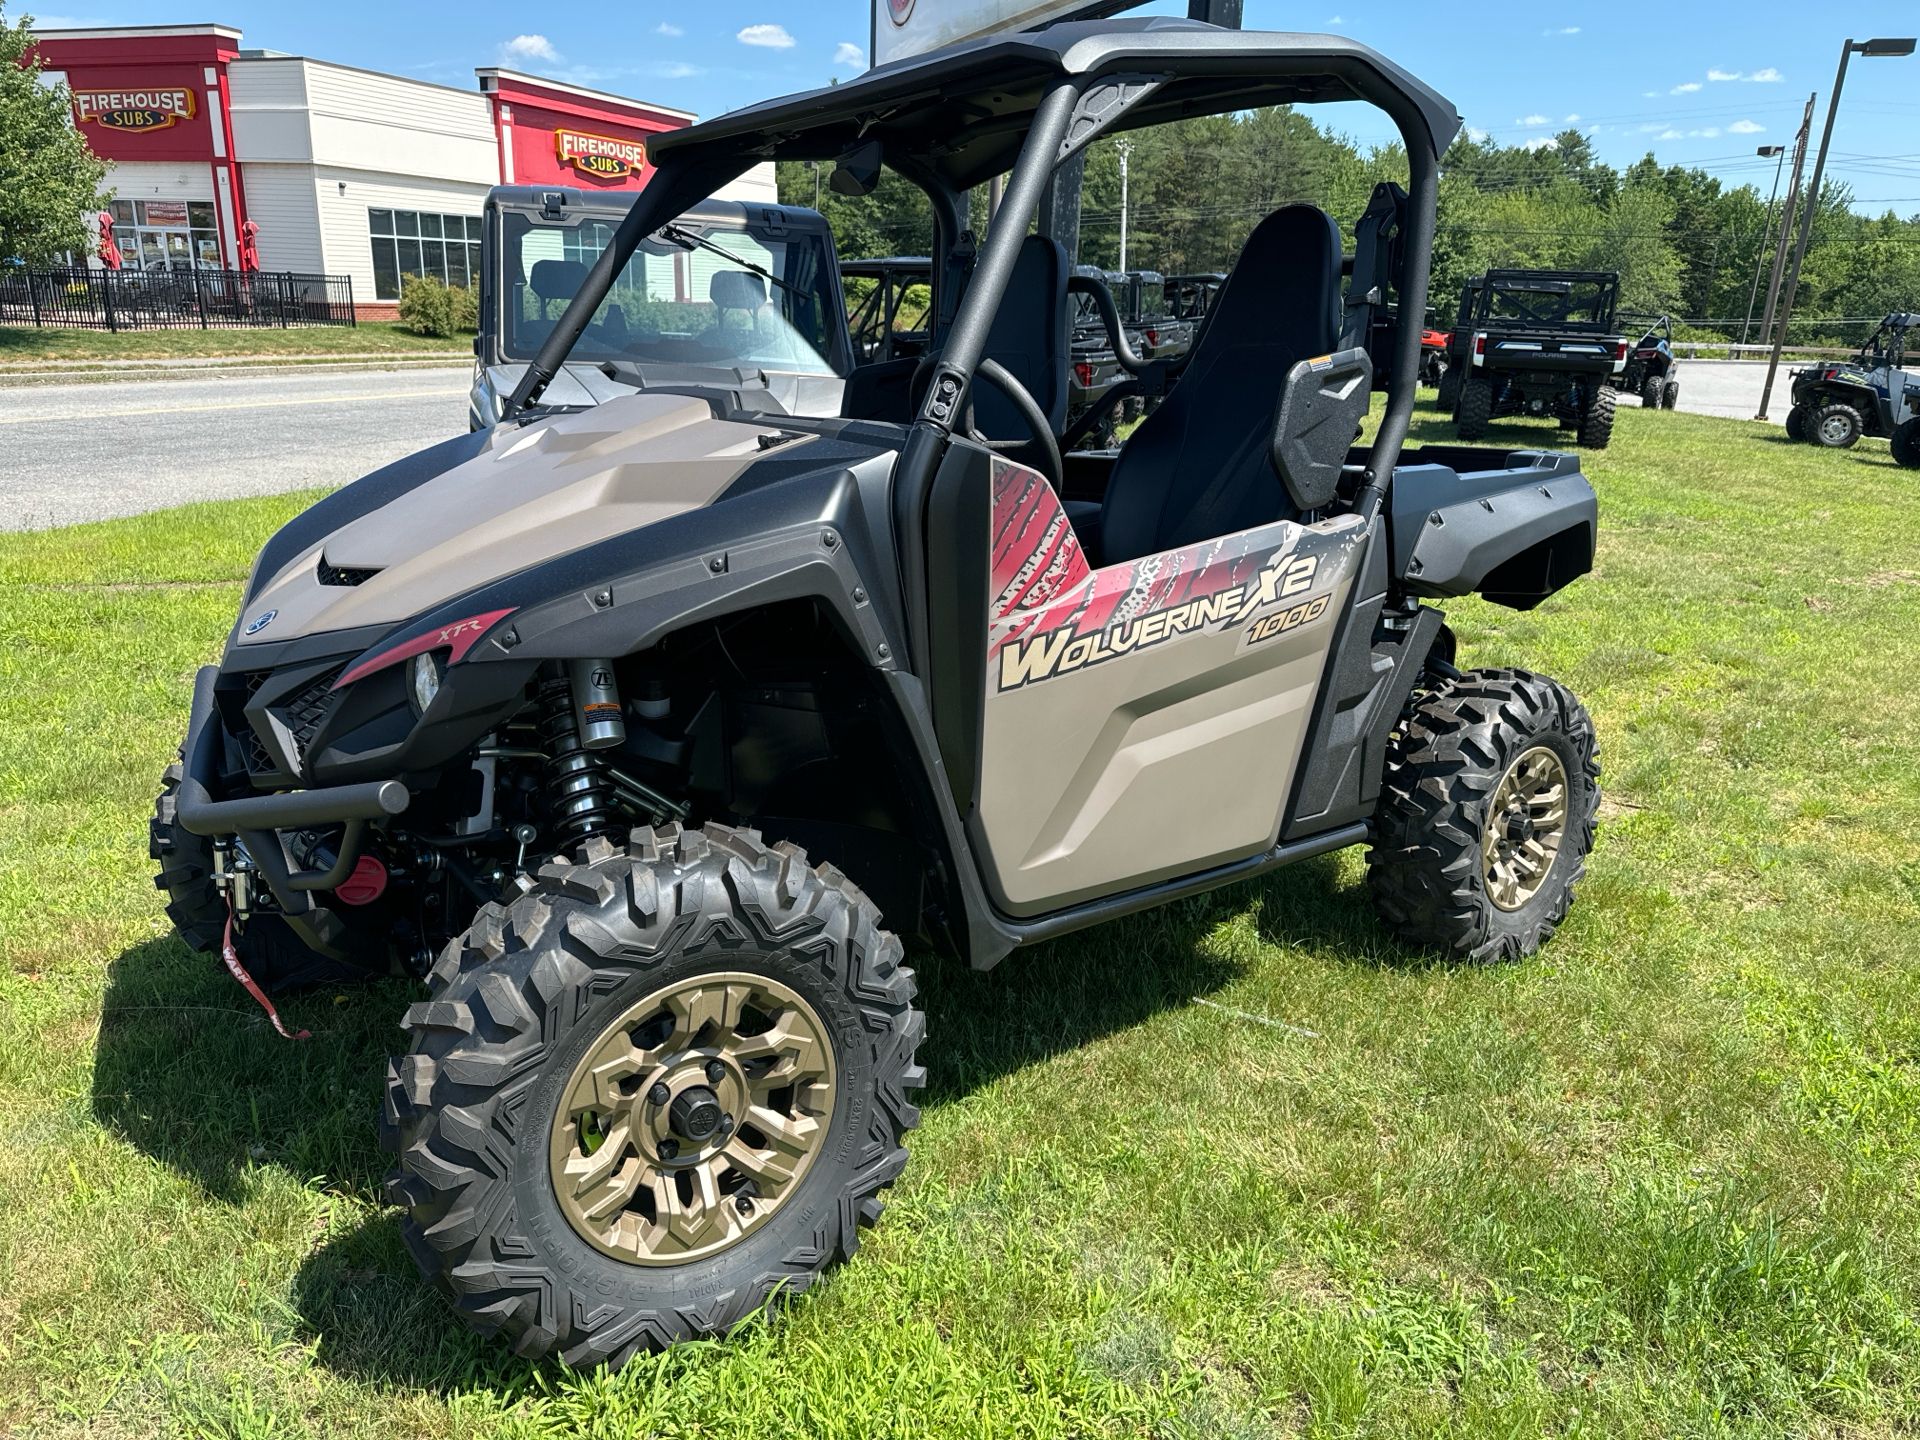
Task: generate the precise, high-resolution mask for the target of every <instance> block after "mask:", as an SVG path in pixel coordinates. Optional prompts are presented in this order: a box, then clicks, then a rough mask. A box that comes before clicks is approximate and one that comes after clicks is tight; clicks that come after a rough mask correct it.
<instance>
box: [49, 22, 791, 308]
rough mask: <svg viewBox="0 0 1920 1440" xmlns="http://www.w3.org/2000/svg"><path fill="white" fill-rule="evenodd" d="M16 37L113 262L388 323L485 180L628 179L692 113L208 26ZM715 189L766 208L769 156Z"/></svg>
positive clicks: (460, 266)
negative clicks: (80, 161) (109, 228)
mask: <svg viewBox="0 0 1920 1440" xmlns="http://www.w3.org/2000/svg"><path fill="white" fill-rule="evenodd" d="M35 39H36V48H37V53H38V56H39V60H40V63H41V65H42V66H43V67H44V68H45V69H46V70H47V71H49V72H58V73H59V74H60V75H61V76H62V77H63V78H64V79H65V80H66V82H67V84H68V87H69V88H70V89H71V90H72V91H73V112H74V113H73V118H74V123H75V124H76V125H77V126H78V127H79V129H80V131H81V133H82V134H83V135H85V137H86V139H87V143H88V144H89V145H90V146H91V147H92V148H93V151H94V153H95V154H96V155H98V156H99V157H100V158H101V159H103V160H107V161H110V162H111V163H112V170H111V171H110V173H109V174H108V176H107V182H106V183H107V184H108V185H109V186H111V187H112V190H113V194H114V199H113V201H112V207H111V213H112V215H113V220H114V225H113V238H114V242H115V244H116V245H117V247H118V248H119V251H120V253H121V255H122V257H123V260H124V263H125V264H126V265H128V266H134V265H139V266H143V267H153V268H157V267H161V266H169V267H172V268H182V267H184V266H186V265H193V264H198V265H215V266H226V267H230V268H235V269H238V268H249V269H250V268H254V266H255V265H257V266H258V268H260V269H263V270H292V271H297V272H301V273H307V274H316V273H317V274H330V275H350V276H352V277H353V295H354V301H355V305H356V309H357V310H358V311H359V313H360V315H361V316H362V317H363V318H374V317H380V316H391V315H392V314H393V308H394V303H395V302H396V301H397V300H398V299H399V297H400V280H401V277H402V276H404V275H436V276H439V277H440V278H442V279H445V280H447V281H450V282H451V283H453V284H457V285H464V284H468V283H470V280H471V277H472V275H473V272H474V271H475V270H476V269H477V268H478V266H479V263H480V210H481V204H482V201H483V200H484V199H485V197H486V193H487V190H488V187H490V186H492V185H496V184H502V183H505V184H528V185H539V184H555V185H571V186H576V187H580V188H583V189H588V190H593V189H605V190H637V189H639V188H640V187H641V186H642V185H644V184H645V183H646V180H647V177H648V175H649V174H650V173H651V170H650V167H649V165H648V162H647V140H648V138H649V137H650V136H653V135H657V134H659V133H660V132H661V131H663V130H672V129H676V128H678V127H679V126H682V125H686V124H688V123H690V122H691V121H692V119H693V116H691V115H689V114H687V113H685V112H684V111H680V110H672V109H668V108H667V107H666V106H663V105H654V104H650V103H647V102H644V101H639V100H627V99H623V98H621V97H620V96H617V95H604V94H601V93H600V92H598V91H594V90H583V89H581V88H579V87H578V86H573V85H564V84H561V83H559V82H558V81H553V80H543V79H539V78H536V77H534V76H531V75H521V74H516V73H514V72H512V71H508V70H495V69H488V70H480V71H477V72H476V74H477V75H478V77H479V82H480V83H479V90H478V91H477V92H474V91H467V90H455V89H451V88H448V87H446V86H442V85H431V84H427V83H426V82H424V81H419V80H409V79H404V78H402V77H400V76H397V75H380V74H375V73H373V72H371V71H367V70H356V69H353V68H352V67H350V66H346V65H334V64H330V63H328V62H327V61H324V60H310V59H307V58H306V57H304V56H299V55H281V54H277V53H274V52H272V51H267V50H246V49H242V48H241V45H240V32H239V31H238V30H232V29H228V28H227V27H225V26H220V25H151V26H129V27H124V28H113V29H91V30H43V31H39V32H37V33H36V37H35ZM723 193H724V194H725V195H726V196H727V197H728V198H730V199H737V200H772V199H774V187H773V176H772V167H771V166H763V167H760V168H759V169H758V170H756V171H755V172H752V173H750V174H749V175H747V176H745V177H743V178H742V179H741V180H740V181H739V182H737V183H736V184H735V185H734V186H733V187H731V188H730V189H729V190H727V191H725V192H723ZM96 263H98V262H96Z"/></svg>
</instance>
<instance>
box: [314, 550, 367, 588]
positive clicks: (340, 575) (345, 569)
mask: <svg viewBox="0 0 1920 1440" xmlns="http://www.w3.org/2000/svg"><path fill="white" fill-rule="evenodd" d="M379 573H380V572H379V571H378V570H356V569H354V568H353V567H351V566H347V565H329V564H328V563H327V557H326V556H324V555H322V556H321V557H320V569H319V572H318V579H319V581H320V583H321V584H322V585H364V584H366V583H367V581H369V580H371V579H372V578H373V577H374V576H376V575H378V574H379Z"/></svg>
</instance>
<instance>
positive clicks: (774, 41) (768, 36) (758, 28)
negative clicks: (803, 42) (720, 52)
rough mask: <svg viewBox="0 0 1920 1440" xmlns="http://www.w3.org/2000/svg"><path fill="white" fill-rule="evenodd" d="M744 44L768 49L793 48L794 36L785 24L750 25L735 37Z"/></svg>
mask: <svg viewBox="0 0 1920 1440" xmlns="http://www.w3.org/2000/svg"><path fill="white" fill-rule="evenodd" d="M733 38H734V39H736V40H738V41H739V42H740V43H741V44H742V45H758V46H760V47H762V48H763V49H767V50H791V49H792V48H793V44H794V41H793V36H791V35H789V34H788V33H787V27H786V26H784V25H749V26H747V27H746V28H745V29H744V30H742V31H741V32H740V33H739V34H738V35H736V36H734V37H733Z"/></svg>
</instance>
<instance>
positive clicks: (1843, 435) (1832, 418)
mask: <svg viewBox="0 0 1920 1440" xmlns="http://www.w3.org/2000/svg"><path fill="white" fill-rule="evenodd" d="M1915 335H1920V314H1916V313H1914V312H1912V311H1899V312H1896V313H1894V314H1892V315H1889V316H1887V318H1886V319H1885V320H1882V321H1881V322H1880V325H1879V327H1878V328H1877V329H1875V331H1874V332H1873V334H1872V335H1870V336H1868V337H1867V339H1866V342H1865V343H1864V344H1862V345H1861V347H1860V349H1859V350H1858V351H1857V352H1856V353H1855V354H1854V356H1853V358H1852V359H1851V360H1843V361H1839V362H1836V363H1830V364H1822V365H1811V366H1808V367H1807V368H1806V369H1804V370H1796V371H1794V372H1793V408H1792V409H1791V410H1789V411H1788V412H1787V436H1788V438H1789V439H1792V440H1805V441H1809V442H1810V443H1812V444H1815V445H1823V446H1827V447H1828V448H1830V449H1836V450H1841V449H1846V448H1847V447H1848V446H1851V445H1853V444H1855V443H1856V442H1858V440H1859V439H1860V437H1861V436H1862V435H1878V436H1883V437H1885V438H1886V440H1887V441H1888V442H1889V445H1890V448H1891V449H1892V451H1893V458H1894V461H1895V463H1896V464H1899V465H1902V466H1904V467H1906V468H1907V469H1909V470H1913V469H1920V368H1913V367H1909V366H1908V365H1907V358H1908V353H1909V352H1908V340H1909V337H1911V336H1915ZM1916 358H1920V357H1916Z"/></svg>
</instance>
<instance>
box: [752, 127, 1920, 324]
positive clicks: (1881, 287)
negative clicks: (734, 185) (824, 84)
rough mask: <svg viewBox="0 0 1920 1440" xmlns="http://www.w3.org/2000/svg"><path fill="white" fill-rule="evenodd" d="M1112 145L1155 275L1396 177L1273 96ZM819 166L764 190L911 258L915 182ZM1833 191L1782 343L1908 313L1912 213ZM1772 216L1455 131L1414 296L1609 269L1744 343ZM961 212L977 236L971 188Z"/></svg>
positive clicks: (1391, 156) (1092, 231) (1913, 295)
mask: <svg viewBox="0 0 1920 1440" xmlns="http://www.w3.org/2000/svg"><path fill="white" fill-rule="evenodd" d="M1125 140H1126V142H1127V144H1128V146H1129V152H1130V153H1129V155H1128V185H1127V188H1128V203H1127V219H1128V224H1127V232H1128V238H1127V252H1128V254H1127V260H1128V264H1129V265H1131V266H1132V267H1134V268H1136V269H1153V270H1160V271H1163V272H1165V273H1167V274H1177V273H1183V272H1205V271H1214V270H1227V269H1230V268H1231V267H1232V264H1233V260H1234V257H1235V256H1236V254H1237V253H1238V251H1239V247H1240V243H1241V241H1242V240H1244V239H1245V237H1246V235H1247V232H1248V231H1249V230H1251V229H1252V228H1253V226H1254V225H1255V224H1256V223H1257V222H1258V221H1259V220H1260V218H1261V217H1262V216H1264V215H1266V214H1268V213H1269V212H1270V211H1272V210H1274V209H1276V208H1277V207H1279V206H1281V205H1285V204H1289V203H1294V202H1302V201H1304V202H1309V203H1312V204H1315V205H1319V206H1320V207H1321V208H1322V209H1324V210H1326V211H1327V212H1328V213H1329V214H1331V215H1332V216H1333V217H1334V218H1335V219H1336V220H1338V221H1339V222H1340V223H1341V226H1342V228H1343V229H1344V230H1345V232H1346V233H1347V234H1348V236H1349V238H1350V237H1351V235H1352V227H1353V223H1354V221H1356V220H1357V219H1358V218H1359V216H1360V214H1361V212H1362V211H1363V210H1364V209H1365V207H1366V203H1367V197H1368V195H1369V194H1370V193H1371V191H1372V188H1373V185H1374V182H1375V181H1377V180H1397V181H1399V182H1401V183H1403V184H1404V183H1405V181H1406V176H1407V161H1406V155H1405V153H1404V151H1403V150H1401V149H1400V147H1399V146H1397V145H1393V146H1382V147H1378V148H1372V149H1366V150H1363V149H1362V148H1360V147H1359V146H1357V145H1356V144H1355V143H1354V142H1353V141H1351V140H1349V139H1348V138H1346V137H1345V136H1343V135H1340V134H1337V133H1335V132H1333V131H1330V130H1327V129H1323V128H1322V127H1321V126H1319V125H1318V124H1316V123H1315V122H1314V121H1313V120H1312V119H1310V118H1308V117H1307V116H1306V115H1304V114H1302V113H1300V112H1298V111H1295V110H1293V109H1291V108H1290V107H1284V106H1282V107H1275V108H1271V109H1264V110H1253V111H1247V112H1243V113H1240V114H1233V115H1215V116H1205V117H1201V118H1197V119H1193V120H1186V121H1182V122H1180V123H1177V124H1173V125H1163V126H1157V127H1154V128H1151V129H1147V130H1141V131H1136V132H1134V133H1132V134H1130V135H1128V136H1126V137H1125ZM829 168H830V167H827V166H824V165H823V166H820V167H817V168H816V167H814V166H812V165H810V164H807V163H805V162H797V161H787V162H782V163H781V164H780V166H779V180H780V198H781V199H782V200H783V201H784V202H786V203H788V204H796V205H813V204H814V203H815V197H816V194H817V195H818V201H819V208H820V209H821V210H822V211H823V212H824V213H825V214H826V216H827V219H828V221H829V223H830V224H831V225H832V227H833V232H834V239H835V242H836V244H837V245H838V246H839V248H840V253H841V254H842V255H843V256H846V257H849V258H852V257H866V256H876V255H890V254H924V253H925V252H926V250H927V248H928V244H929V241H930V238H931V224H932V222H931V216H930V213H929V210H928V206H927V202H926V199H925V197H924V196H923V195H921V194H920V192H919V190H918V189H916V188H915V187H914V186H913V185H911V184H910V183H908V182H906V181H904V180H902V179H900V178H899V177H897V176H894V175H892V174H891V172H889V173H888V174H887V175H886V177H885V178H884V179H883V181H882V183H881V185H880V187H879V188H878V189H876V190H875V192H874V193H873V194H872V195H869V196H863V197H858V198H854V197H848V196H842V195H836V194H834V193H833V191H832V190H831V189H830V188H829V187H828V186H827V184H826V183H825V182H826V177H827V172H828V170H829ZM1768 178H1769V182H1770V181H1771V177H1768ZM1785 190H1786V184H1785V182H1784V181H1783V182H1782V184H1781V191H1782V195H1781V200H1782V201H1784V196H1785ZM1852 198H1853V197H1852V194H1851V192H1850V190H1849V189H1848V187H1847V186H1846V185H1845V184H1843V183H1841V182H1839V181H1836V180H1833V179H1828V180H1827V181H1826V182H1825V184H1824V185H1823V186H1822V194H1821V196H1820V204H1819V208H1818V210H1817V211H1816V214H1815V219H1814V227H1813V236H1812V240H1811V243H1810V244H1809V247H1808V250H1807V256H1806V261H1805V264H1804V266H1803V268H1802V272H1801V281H1800V295H1799V300H1798V303H1797V305H1796V311H1795V319H1794V324H1793V327H1792V334H1791V335H1790V336H1789V341H1790V343H1793V344H1817V343H1835V342H1846V341H1857V340H1858V339H1859V338H1860V335H1861V333H1862V329H1863V327H1862V325H1861V324H1859V323H1850V322H1857V321H1863V320H1864V321H1867V322H1868V323H1867V324H1866V325H1865V327H1864V328H1871V325H1872V323H1877V321H1878V319H1879V317H1880V316H1881V315H1884V314H1885V313H1887V312H1888V311H1890V310H1913V309H1920V213H1916V214H1913V215H1909V216H1906V217H1904V218H1903V217H1901V216H1899V215H1896V214H1894V213H1893V212H1891V211H1889V212H1887V213H1886V214H1884V215H1880V216H1877V217H1875V216H1867V215H1861V214H1857V213H1855V211H1854V210H1853V208H1852ZM1779 211H1780V202H1776V203H1774V204H1773V205H1772V207H1771V208H1769V204H1768V196H1767V194H1766V193H1765V192H1763V191H1762V190H1760V189H1758V188H1756V187H1755V186H1754V185H1752V184H1741V185H1729V184H1727V183H1725V182H1723V181H1722V180H1720V179H1718V178H1717V177H1715V176H1713V175H1710V174H1708V173H1707V172H1706V171H1704V170H1701V169H1697V168H1693V167H1687V166H1680V165H1667V166H1662V165H1661V164H1659V162H1657V161H1656V160H1655V159H1654V158H1653V156H1652V155H1651V154H1649V155H1647V156H1645V157H1644V158H1642V159H1641V160H1639V161H1637V162H1635V163H1634V164H1633V165H1630V166H1628V167H1627V168H1625V169H1624V170H1622V169H1616V168H1614V167H1613V166H1610V165H1606V164H1603V163H1601V162H1600V160H1599V159H1598V158H1597V157H1596V156H1595V155H1594V152H1593V147H1592V145H1591V143H1590V142H1589V141H1588V139H1587V137H1586V136H1584V135H1582V134H1581V133H1580V132H1579V131H1577V130H1566V131H1563V132H1562V133H1560V134H1559V135H1558V136H1555V137H1554V138H1553V139H1552V140H1551V142H1549V143H1542V144H1538V145H1536V146H1534V147H1533V148H1527V147H1524V146H1516V145H1498V144H1495V143H1494V142H1493V141H1491V140H1490V139H1474V138H1471V137H1470V136H1468V135H1465V134H1463V135H1462V136H1461V137H1459V138H1458V139H1456V140H1455V141H1454V142H1453V144H1452V145H1451V146H1450V147H1449V148H1448V150H1447V153H1446V155H1445V157H1444V160H1443V167H1442V173H1441V181H1440V202H1439V216H1438V226H1437V230H1436V234H1435V238H1434V247H1433V282H1432V285H1431V288H1430V292H1429V303H1431V304H1432V305H1433V306H1434V307H1435V309H1436V310H1437V311H1438V312H1439V314H1440V317H1441V319H1442V321H1443V323H1444V322H1448V321H1451V319H1452V315H1453V310H1454V307H1455V306H1456V305H1457V303H1458V300H1459V296H1460V292H1461V288H1462V287H1463V286H1464V284H1465V283H1466V281H1467V280H1469V279H1471V278H1472V277H1474V276H1476V275H1479V274H1481V273H1482V272H1484V271H1485V270H1487V269H1489V268H1491V267H1495V266H1514V267H1522V268H1530V269H1531V268H1549V269H1570V270H1614V271H1618V272H1619V274H1620V286H1621V304H1622V307H1623V308H1624V309H1628V310H1634V311H1644V312H1648V313H1655V314H1667V315H1671V316H1672V317H1673V318H1674V319H1675V321H1676V322H1677V333H1680V332H1684V333H1687V334H1690V335H1694V336H1697V337H1699V338H1721V339H1728V340H1739V339H1741V338H1742V335H1743V333H1746V334H1747V335H1748V337H1749V338H1751V339H1753V340H1756V341H1757V340H1758V338H1759V334H1758V332H1759V325H1760V312H1761V310H1762V309H1763V308H1764V306H1765V302H1766V286H1767V266H1768V265H1769V264H1770V261H1771V256H1772V253H1773V245H1774V241H1775V238H1776V236H1777V233H1778V225H1779ZM973 213H974V217H975V223H976V228H977V229H982V228H984V224H985V214H986V211H985V199H984V196H982V195H976V196H975V197H974V211H973ZM1119 243H1120V154H1119V148H1118V142H1117V141H1115V140H1113V139H1103V140H1101V141H1098V142H1096V143H1095V144H1094V145H1093V146H1092V147H1091V149H1090V150H1089V152H1088V156H1087V165H1086V175H1085V180H1084V182H1083V189H1082V198H1081V234H1080V259H1081V260H1082V261H1083V262H1086V263H1089V264H1093V265H1099V266H1102V267H1104V268H1114V267H1115V266H1117V264H1118V262H1119ZM1756 274H1758V277H1759V285H1758V289H1759V294H1758V299H1757V301H1754V302H1753V318H1752V323H1751V326H1750V327H1749V326H1748V325H1747V323H1746V320H1745V317H1746V316H1747V313H1748V308H1749V303H1750V301H1753V296H1754V290H1755V276H1756ZM1681 322H1684V323H1681Z"/></svg>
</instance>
